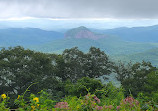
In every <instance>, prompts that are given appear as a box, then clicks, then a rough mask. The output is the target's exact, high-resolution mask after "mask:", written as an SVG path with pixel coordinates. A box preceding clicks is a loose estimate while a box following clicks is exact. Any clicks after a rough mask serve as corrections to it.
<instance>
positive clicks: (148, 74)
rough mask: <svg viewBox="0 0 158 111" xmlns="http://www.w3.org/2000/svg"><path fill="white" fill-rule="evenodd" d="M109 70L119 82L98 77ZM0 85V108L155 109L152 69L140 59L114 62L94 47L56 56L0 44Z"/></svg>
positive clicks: (157, 85)
mask: <svg viewBox="0 0 158 111" xmlns="http://www.w3.org/2000/svg"><path fill="white" fill-rule="evenodd" d="M111 73H116V74H117V76H116V78H117V80H118V81H120V82H121V87H116V86H114V85H113V84H112V83H108V84H102V83H101V82H100V80H99V79H100V78H101V76H102V75H110V74H111ZM104 79H105V80H106V79H108V78H104ZM0 86H1V90H0V93H1V94H2V95H1V99H0V110H6V111H8V110H10V109H16V110H19V111H25V110H28V111H30V110H32V111H38V110H39V111H40V110H41V111H50V110H52V111H60V110H61V111H62V110H70V111H76V110H79V111H97V110H103V111H104V110H105V111H110V110H114V111H116V110H118V111H125V110H126V111H133V110H134V111H143V110H144V111H146V110H148V111H153V110H155V111H156V110H158V106H157V104H158V72H157V68H156V67H153V66H152V64H151V63H149V62H145V61H143V62H142V63H135V64H132V63H127V64H123V63H122V62H117V63H114V62H113V61H111V60H110V59H109V57H108V56H107V55H106V54H105V53H104V52H103V51H100V49H98V48H95V47H91V48H90V50H89V52H88V53H83V52H82V51H80V50H78V48H76V47H75V48H72V49H66V50H65V51H64V52H63V53H62V55H56V54H45V53H40V52H34V51H31V50H25V49H23V48H22V47H14V48H8V49H2V50H1V51H0ZM41 90H42V91H41Z"/></svg>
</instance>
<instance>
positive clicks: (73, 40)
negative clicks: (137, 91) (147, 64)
mask: <svg viewBox="0 0 158 111" xmlns="http://www.w3.org/2000/svg"><path fill="white" fill-rule="evenodd" d="M17 45H21V46H23V47H25V48H30V49H33V50H36V51H42V52H47V53H61V52H62V51H63V50H65V49H66V48H72V47H76V46H77V47H78V48H79V49H80V50H82V51H84V52H86V51H88V49H89V47H91V46H94V47H98V48H100V49H101V50H103V51H105V53H107V54H108V55H110V56H111V57H113V58H115V60H119V59H122V60H134V61H140V60H143V59H144V60H147V61H151V62H152V63H153V64H154V65H158V60H157V59H156V53H157V49H158V26H157V25H155V26H148V27H133V28H126V27H123V28H116V29H107V30H98V29H88V28H86V27H84V26H81V27H77V28H73V29H70V30H69V29H67V31H66V32H65V33H63V31H61V32H56V31H47V30H42V29H37V28H8V29H0V46H1V47H9V46H17ZM150 55H153V56H150ZM154 55H155V56H154ZM149 56H150V59H149Z"/></svg>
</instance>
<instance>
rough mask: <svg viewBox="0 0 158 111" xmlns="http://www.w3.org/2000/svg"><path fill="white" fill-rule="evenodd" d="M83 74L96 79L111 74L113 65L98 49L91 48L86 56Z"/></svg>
mask: <svg viewBox="0 0 158 111" xmlns="http://www.w3.org/2000/svg"><path fill="white" fill-rule="evenodd" d="M86 59H87V62H86V63H85V66H84V68H85V73H86V75H87V76H88V77H91V78H96V77H99V76H102V75H108V74H110V73H111V72H112V67H113V63H112V62H111V61H110V60H109V58H108V56H107V55H106V54H105V53H104V51H101V50H100V49H99V48H95V47H91V48H90V49H89V52H88V53H87V54H86Z"/></svg>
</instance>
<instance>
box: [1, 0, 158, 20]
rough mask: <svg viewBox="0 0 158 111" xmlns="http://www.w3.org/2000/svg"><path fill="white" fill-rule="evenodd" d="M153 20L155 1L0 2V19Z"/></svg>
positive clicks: (157, 5) (156, 11) (157, 7)
mask: <svg viewBox="0 0 158 111" xmlns="http://www.w3.org/2000/svg"><path fill="white" fill-rule="evenodd" d="M14 17H16V18H18V17H37V18H66V19H70V18H78V19H80V18H81V19H82V18H113V19H157V18H158V0H0V19H3V18H4V19H5V18H14Z"/></svg>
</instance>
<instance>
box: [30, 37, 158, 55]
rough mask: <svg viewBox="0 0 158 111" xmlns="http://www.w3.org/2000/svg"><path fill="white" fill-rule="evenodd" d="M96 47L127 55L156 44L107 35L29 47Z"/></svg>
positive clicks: (55, 50) (55, 49) (51, 49)
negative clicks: (106, 36)
mask: <svg viewBox="0 0 158 111" xmlns="http://www.w3.org/2000/svg"><path fill="white" fill-rule="evenodd" d="M91 46H94V47H98V48H100V49H101V50H103V51H105V53H107V54H109V55H117V56H118V55H129V54H133V53H139V52H144V51H146V50H149V49H153V48H157V47H158V45H156V44H151V43H136V42H126V41H122V40H121V39H119V38H118V37H114V36H111V37H108V38H102V39H98V40H92V39H86V38H80V39H76V38H69V39H61V40H55V41H52V42H49V43H46V44H43V45H38V46H32V47H31V46H30V47H29V48H30V49H33V50H36V51H41V52H47V53H61V52H62V51H63V50H65V49H69V48H72V47H78V48H79V49H80V50H82V51H84V52H87V51H88V49H89V48H90V47H91Z"/></svg>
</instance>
